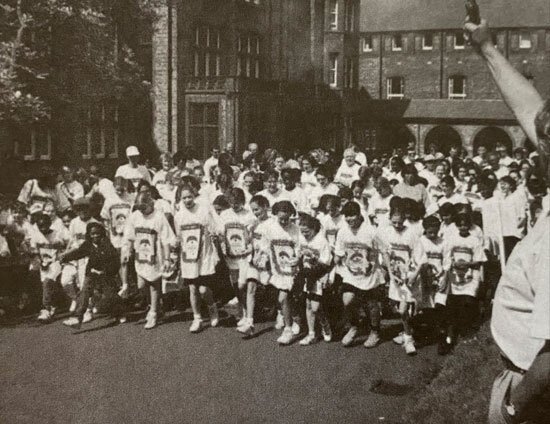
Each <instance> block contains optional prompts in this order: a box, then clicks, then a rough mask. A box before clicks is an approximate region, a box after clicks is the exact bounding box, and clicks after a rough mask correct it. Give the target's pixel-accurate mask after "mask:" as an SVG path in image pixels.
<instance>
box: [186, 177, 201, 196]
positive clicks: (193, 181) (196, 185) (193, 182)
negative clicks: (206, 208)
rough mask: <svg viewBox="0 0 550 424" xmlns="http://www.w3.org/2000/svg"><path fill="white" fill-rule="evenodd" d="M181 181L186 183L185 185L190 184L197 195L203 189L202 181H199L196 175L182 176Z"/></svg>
mask: <svg viewBox="0 0 550 424" xmlns="http://www.w3.org/2000/svg"><path fill="white" fill-rule="evenodd" d="M181 183H182V184H184V185H187V186H189V187H190V188H191V189H192V190H193V192H194V193H195V195H197V193H198V192H199V190H200V189H201V183H200V181H198V180H197V179H196V178H195V177H193V176H191V175H184V176H182V177H181Z"/></svg>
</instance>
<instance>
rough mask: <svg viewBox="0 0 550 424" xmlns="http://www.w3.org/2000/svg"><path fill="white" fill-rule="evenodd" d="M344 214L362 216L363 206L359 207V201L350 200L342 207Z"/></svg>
mask: <svg viewBox="0 0 550 424" xmlns="http://www.w3.org/2000/svg"><path fill="white" fill-rule="evenodd" d="M342 214H343V215H344V216H346V217H350V216H358V215H359V216H360V215H361V208H360V207H359V204H358V203H355V202H348V203H346V204H345V205H344V207H343V208H342Z"/></svg>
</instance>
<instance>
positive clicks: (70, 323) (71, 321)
mask: <svg viewBox="0 0 550 424" xmlns="http://www.w3.org/2000/svg"><path fill="white" fill-rule="evenodd" d="M63 325H66V326H67V327H80V320H79V319H78V318H77V317H70V318H68V319H66V320H65V321H63Z"/></svg>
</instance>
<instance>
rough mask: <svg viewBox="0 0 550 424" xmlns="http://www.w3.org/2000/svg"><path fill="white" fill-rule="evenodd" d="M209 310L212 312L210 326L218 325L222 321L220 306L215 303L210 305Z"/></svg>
mask: <svg viewBox="0 0 550 424" xmlns="http://www.w3.org/2000/svg"><path fill="white" fill-rule="evenodd" d="M208 311H209V312H210V326H211V327H217V326H218V325H219V323H220V316H219V314H218V307H217V306H216V304H213V305H212V306H210V307H208Z"/></svg>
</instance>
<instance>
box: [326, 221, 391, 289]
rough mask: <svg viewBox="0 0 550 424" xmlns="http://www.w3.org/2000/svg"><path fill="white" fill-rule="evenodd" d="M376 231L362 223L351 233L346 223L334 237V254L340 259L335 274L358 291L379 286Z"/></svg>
mask: <svg viewBox="0 0 550 424" xmlns="http://www.w3.org/2000/svg"><path fill="white" fill-rule="evenodd" d="M375 237H376V231H375V229H374V227H373V226H372V225H369V224H367V222H363V223H362V224H361V226H360V227H359V228H358V229H357V230H356V231H353V230H352V229H351V228H350V226H349V225H348V224H347V223H346V224H344V225H342V228H341V229H340V231H338V235H337V236H336V247H335V250H334V254H335V255H336V256H339V257H341V258H342V263H341V264H339V265H338V266H337V268H336V272H337V273H338V274H339V275H340V276H341V277H342V280H343V281H344V283H347V284H350V285H352V286H354V287H356V288H358V289H360V290H371V289H373V288H376V287H378V286H379V285H380V282H381V279H380V273H379V266H378V261H377V254H376V251H375V246H374V239H375Z"/></svg>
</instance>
